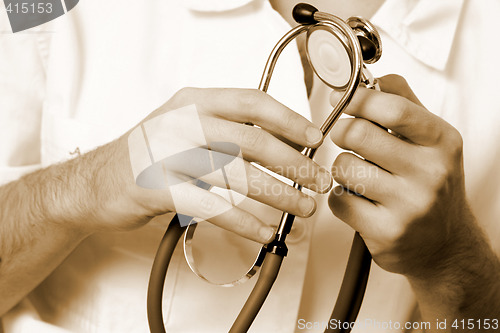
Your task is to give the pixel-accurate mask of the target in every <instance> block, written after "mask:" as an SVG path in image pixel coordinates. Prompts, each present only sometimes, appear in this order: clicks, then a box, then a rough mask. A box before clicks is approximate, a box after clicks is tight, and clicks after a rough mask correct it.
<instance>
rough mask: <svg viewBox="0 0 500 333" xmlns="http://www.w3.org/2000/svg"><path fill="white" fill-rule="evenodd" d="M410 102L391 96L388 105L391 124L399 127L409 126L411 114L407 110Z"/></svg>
mask: <svg viewBox="0 0 500 333" xmlns="http://www.w3.org/2000/svg"><path fill="white" fill-rule="evenodd" d="M409 103H410V102H409V101H408V100H407V99H406V98H404V97H401V96H397V95H392V96H391V102H390V104H389V108H388V110H389V112H390V113H391V114H390V118H391V119H392V123H393V124H397V125H400V126H410V125H411V124H410V120H411V114H410V111H411V110H410V109H409V105H410V104H409Z"/></svg>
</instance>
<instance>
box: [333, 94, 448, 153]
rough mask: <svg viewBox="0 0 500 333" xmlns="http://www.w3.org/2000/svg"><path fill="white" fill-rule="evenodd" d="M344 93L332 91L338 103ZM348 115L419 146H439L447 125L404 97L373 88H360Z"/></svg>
mask: <svg viewBox="0 0 500 333" xmlns="http://www.w3.org/2000/svg"><path fill="white" fill-rule="evenodd" d="M340 96H341V94H339V93H338V92H335V91H334V92H333V93H332V94H331V95H330V102H331V103H332V104H335V103H336V101H337V100H338V99H339V98H340ZM345 113H347V114H350V115H352V116H355V117H360V118H364V119H367V120H370V121H372V122H374V123H377V124H379V125H381V126H383V127H385V128H388V129H390V130H392V131H394V132H396V133H397V134H399V135H402V136H403V137H405V138H407V139H409V140H411V141H412V142H414V143H417V144H420V145H426V146H427V145H429V146H430V145H435V144H437V143H439V141H440V138H441V136H442V135H443V132H444V130H445V129H446V128H447V124H446V123H445V122H444V120H442V119H441V118H439V117H437V116H436V115H434V114H432V113H431V112H429V111H427V110H426V109H425V108H423V107H421V106H420V105H417V104H415V103H413V102H411V101H409V100H408V99H406V98H405V97H401V96H398V95H393V94H390V93H385V92H380V91H375V90H372V89H366V88H362V87H360V88H358V90H357V91H356V93H355V95H354V97H353V99H352V101H351V103H350V104H349V106H348V107H347V109H346V110H345Z"/></svg>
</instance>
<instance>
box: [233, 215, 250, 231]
mask: <svg viewBox="0 0 500 333" xmlns="http://www.w3.org/2000/svg"><path fill="white" fill-rule="evenodd" d="M250 225H251V219H250V217H249V216H248V215H247V214H244V213H241V214H237V216H236V218H235V219H234V223H232V224H231V229H232V231H234V232H236V233H238V234H242V235H245V234H246V233H247V231H248V229H249V226H250Z"/></svg>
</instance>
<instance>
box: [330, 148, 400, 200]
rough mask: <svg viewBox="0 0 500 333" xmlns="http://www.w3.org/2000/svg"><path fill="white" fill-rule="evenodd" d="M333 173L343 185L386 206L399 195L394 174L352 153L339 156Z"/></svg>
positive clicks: (336, 179) (335, 178)
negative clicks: (396, 191)
mask: <svg viewBox="0 0 500 333" xmlns="http://www.w3.org/2000/svg"><path fill="white" fill-rule="evenodd" d="M332 175H333V177H334V180H335V181H336V182H337V183H338V184H339V185H342V187H344V188H347V189H348V190H349V191H351V192H354V193H356V194H358V195H362V196H363V197H365V198H367V199H369V200H371V201H376V202H377V203H380V204H382V205H385V206H386V205H387V204H388V203H389V202H391V200H393V199H394V197H395V196H397V194H396V193H395V191H394V189H395V188H397V186H396V185H395V179H394V176H393V175H391V174H390V173H388V172H387V171H385V170H383V169H381V168H379V167H378V166H376V165H374V164H373V163H370V162H368V161H366V160H363V159H361V158H359V157H357V156H356V155H354V154H351V153H341V154H340V155H339V156H337V158H336V159H335V162H334V163H333V166H332Z"/></svg>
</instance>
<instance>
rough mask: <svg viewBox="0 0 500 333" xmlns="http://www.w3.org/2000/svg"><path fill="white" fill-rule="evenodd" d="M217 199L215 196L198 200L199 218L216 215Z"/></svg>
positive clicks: (207, 196)
mask: <svg viewBox="0 0 500 333" xmlns="http://www.w3.org/2000/svg"><path fill="white" fill-rule="evenodd" d="M218 202H219V198H218V197H217V196H216V195H206V196H204V197H203V198H202V199H201V200H200V205H199V207H200V210H201V211H200V213H201V217H203V218H209V217H212V216H215V215H216V212H217V210H218V209H217V208H218Z"/></svg>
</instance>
